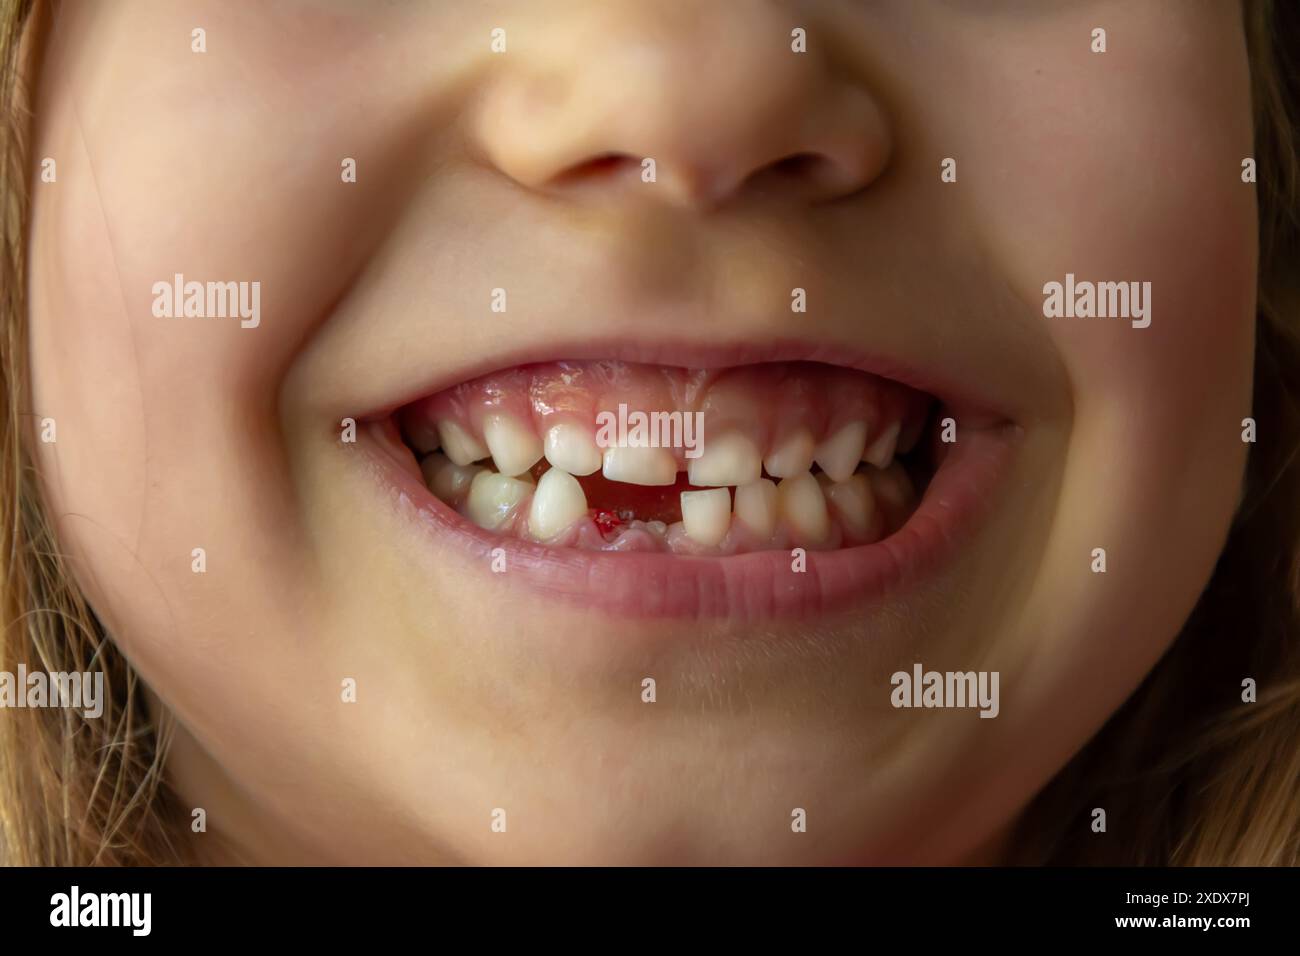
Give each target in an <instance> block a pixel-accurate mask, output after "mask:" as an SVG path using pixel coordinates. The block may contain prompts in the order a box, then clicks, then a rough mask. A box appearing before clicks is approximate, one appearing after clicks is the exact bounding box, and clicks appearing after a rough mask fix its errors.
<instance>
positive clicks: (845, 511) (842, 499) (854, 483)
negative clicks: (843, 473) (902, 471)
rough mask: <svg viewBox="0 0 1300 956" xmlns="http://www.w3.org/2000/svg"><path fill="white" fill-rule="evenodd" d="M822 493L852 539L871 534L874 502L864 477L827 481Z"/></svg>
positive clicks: (869, 486)
mask: <svg viewBox="0 0 1300 956" xmlns="http://www.w3.org/2000/svg"><path fill="white" fill-rule="evenodd" d="M822 491H823V492H824V493H825V495H826V501H827V503H828V504H829V505H830V508H831V510H832V511H833V512H835V516H836V517H837V518H839V520H840V524H841V525H842V526H843V527H844V529H845V530H846V531H848V532H850V534H851V535H852V536H853V537H855V538H863V537H866V536H867V535H868V534H869V533H870V532H871V524H872V519H874V518H875V516H876V500H875V498H874V497H872V494H871V485H870V484H869V483H868V482H867V478H866V476H865V475H854V476H853V477H852V478H850V479H849V480H848V481H828V482H826V483H825V484H823V485H822Z"/></svg>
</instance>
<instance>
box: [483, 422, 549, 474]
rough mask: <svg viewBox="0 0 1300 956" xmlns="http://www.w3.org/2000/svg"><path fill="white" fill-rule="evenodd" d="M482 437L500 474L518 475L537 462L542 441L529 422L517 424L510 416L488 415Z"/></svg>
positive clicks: (539, 458) (540, 454)
mask: <svg viewBox="0 0 1300 956" xmlns="http://www.w3.org/2000/svg"><path fill="white" fill-rule="evenodd" d="M483 437H484V439H486V441H487V446H488V450H489V451H490V452H492V461H493V462H494V463H495V464H496V466H497V472H498V473H500V474H502V475H509V476H512V477H513V476H514V475H522V474H523V473H524V472H526V471H527V470H528V469H529V468H531V467H533V465H535V464H537V462H538V461H540V460H541V457H542V440H541V439H540V438H538V437H537V433H536V432H534V431H533V428H532V424H531V423H530V422H521V421H520V420H519V419H517V418H515V416H513V415H507V414H504V413H501V412H496V413H493V414H491V415H489V416H488V417H487V418H486V419H485V420H484V422H483Z"/></svg>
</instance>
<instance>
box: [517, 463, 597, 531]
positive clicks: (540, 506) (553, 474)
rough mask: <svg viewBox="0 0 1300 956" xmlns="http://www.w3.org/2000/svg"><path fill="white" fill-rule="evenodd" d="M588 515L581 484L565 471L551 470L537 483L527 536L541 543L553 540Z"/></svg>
mask: <svg viewBox="0 0 1300 956" xmlns="http://www.w3.org/2000/svg"><path fill="white" fill-rule="evenodd" d="M586 513H587V496H586V495H585V494H584V493H583V491H582V485H580V484H578V479H577V478H574V477H573V476H572V475H570V474H569V473H568V472H566V471H561V470H560V469H559V468H549V469H547V471H546V473H545V474H543V475H542V477H541V478H540V479H538V481H537V491H535V492H534V493H533V503H532V506H531V507H530V508H529V510H528V533H529V534H530V535H532V536H533V537H534V538H536V539H537V540H538V541H547V540H549V539H551V538H554V537H555V536H556V535H557V534H559V533H560V532H562V531H563V530H564V529H565V528H567V527H569V525H571V524H573V523H574V522H575V521H577V520H578V519H579V518H581V517H583V516H584V515H585V514H586Z"/></svg>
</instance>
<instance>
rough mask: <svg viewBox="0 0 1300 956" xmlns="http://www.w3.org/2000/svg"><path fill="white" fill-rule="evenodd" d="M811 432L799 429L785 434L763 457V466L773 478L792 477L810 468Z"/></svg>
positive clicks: (811, 461) (811, 451) (811, 455)
mask: <svg viewBox="0 0 1300 956" xmlns="http://www.w3.org/2000/svg"><path fill="white" fill-rule="evenodd" d="M812 463H813V437H812V432H810V431H807V430H806V429H799V430H798V431H793V432H791V433H790V434H788V435H786V436H785V437H784V438H782V439H781V440H780V442H779V443H778V444H777V445H776V447H775V448H773V449H772V451H771V452H769V453H768V456H767V457H766V458H764V459H763V467H764V468H765V469H767V473H768V474H769V475H771V476H772V477H773V478H793V477H794V476H795V475H802V474H803V473H804V472H805V471H807V470H808V469H810V468H812Z"/></svg>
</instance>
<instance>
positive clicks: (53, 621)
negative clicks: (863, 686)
mask: <svg viewBox="0 0 1300 956" xmlns="http://www.w3.org/2000/svg"><path fill="white" fill-rule="evenodd" d="M36 7H37V5H36V3H35V2H34V0H0V86H2V88H0V103H3V107H4V111H5V112H4V119H3V123H4V132H3V141H2V142H0V202H2V203H3V217H4V218H3V229H4V236H3V247H4V248H3V260H2V261H0V343H2V344H0V348H2V350H3V351H2V354H0V533H3V535H4V542H3V546H0V627H2V628H3V629H2V630H0V671H3V670H10V671H12V670H14V669H15V668H16V666H17V664H19V663H25V664H28V665H29V666H34V667H39V668H40V669H42V670H46V671H88V670H93V669H100V670H102V671H103V672H104V676H105V689H106V692H105V696H106V702H105V708H104V713H103V715H102V717H101V718H100V719H98V720H85V719H83V718H82V717H81V715H80V713H79V712H78V711H76V710H73V709H71V708H24V709H5V710H0V862H4V863H7V864H11V865H46V866H59V865H86V864H158V863H171V862H184V861H187V860H189V859H190V858H189V857H188V855H187V854H186V852H185V850H184V847H185V846H186V842H187V841H186V840H185V830H184V828H185V826H186V823H187V820H186V818H185V817H184V816H183V813H182V812H181V811H180V810H179V808H178V807H177V805H176V801H175V799H174V797H173V796H172V795H171V794H170V792H169V791H168V789H167V787H166V785H165V784H164V783H163V778H162V772H161V771H162V766H163V760H164V756H165V753H166V743H167V738H168V735H169V734H168V727H167V724H166V723H165V722H159V721H155V720H153V719H151V717H150V715H149V713H148V711H147V708H146V706H145V701H144V695H143V693H142V690H141V687H140V684H139V681H138V679H137V677H136V675H135V673H134V671H133V670H132V669H131V667H130V666H129V664H128V663H127V662H126V661H125V659H124V658H123V657H122V656H121V654H120V653H119V652H118V651H117V649H116V648H115V647H114V645H113V643H112V642H111V641H110V640H109V639H108V638H107V635H106V634H105V633H104V629H103V628H102V626H101V625H100V624H99V622H98V621H97V620H96V618H95V615H94V613H93V612H92V611H91V610H90V608H89V607H88V606H87V604H86V601H85V599H84V597H83V596H82V594H81V592H80V590H79V589H78V587H77V586H76V584H75V581H74V579H73V577H72V575H71V573H70V570H69V568H68V564H67V561H66V560H65V559H64V557H63V556H62V555H61V554H60V553H59V550H58V543H57V539H56V536H55V534H54V532H53V529H52V528H51V526H50V524H49V520H48V518H47V516H46V513H45V510H44V508H43V506H42V504H41V496H40V491H39V487H38V481H37V475H36V472H35V467H34V463H33V457H32V454H31V450H30V443H31V442H32V441H33V440H34V434H35V423H34V422H33V421H32V416H31V413H30V411H29V409H30V394H29V391H28V380H27V325H26V319H27V314H26V298H25V294H26V290H25V278H26V276H25V268H26V233H27V198H28V197H27V183H28V176H29V173H30V170H29V167H28V156H27V154H26V149H25V146H26V138H27V133H28V128H29V125H30V114H29V112H28V102H29V98H28V95H27V91H26V90H24V89H23V88H22V86H21V80H22V77H23V76H24V75H27V76H35V75H37V73H38V69H37V67H38V66H39V64H38V62H37V58H38V57H39V55H40V49H39V47H40V42H39V35H40V34H41V33H43V28H42V26H41V25H40V20H41V16H42V11H41V10H40V9H36ZM1244 12H1245V25H1246V37H1247V44H1248V47H1249V51H1250V59H1251V72H1252V83H1253V98H1254V110H1255V124H1256V159H1257V161H1258V168H1259V183H1258V186H1257V189H1258V196H1259V203H1260V243H1261V249H1260V273H1259V313H1258V320H1257V328H1258V336H1257V342H1258V347H1257V357H1256V381H1255V402H1254V415H1255V417H1256V418H1257V419H1258V421H1259V425H1260V434H1261V436H1262V437H1261V441H1260V442H1259V443H1258V444H1257V445H1255V446H1252V449H1251V455H1250V464H1249V466H1248V473H1247V480H1246V488H1245V494H1244V496H1243V502H1242V506H1241V508H1240V510H1239V513H1238V516H1237V520H1236V523H1235V526H1234V529H1233V531H1232V534H1231V536H1230V538H1229V541H1228V544H1227V546H1226V548H1225V550H1224V553H1223V555H1222V557H1221V559H1220V562H1219V566H1218V568H1217V570H1216V572H1215V575H1214V577H1213V579H1212V580H1211V582H1210V584H1209V586H1208V587H1207V589H1206V591H1205V594H1204V595H1203V597H1202V600H1201V602H1200V603H1199V605H1198V606H1197V609H1196V611H1195V612H1194V614H1193V616H1192V618H1191V620H1190V621H1189V622H1188V624H1187V626H1186V628H1185V629H1184V631H1183V633H1182V634H1181V635H1180V636H1179V638H1178V640H1177V641H1176V642H1175V644H1174V646H1173V648H1172V649H1171V651H1170V652H1169V653H1168V654H1167V655H1166V656H1165V657H1164V659H1163V660H1162V661H1161V662H1160V664H1159V665H1157V667H1156V668H1155V669H1154V670H1153V671H1152V673H1151V674H1150V675H1149V676H1148V678H1147V679H1146V681H1145V682H1144V684H1143V686H1142V687H1141V689H1140V690H1139V691H1138V692H1137V693H1135V694H1134V696H1133V698H1132V699H1131V700H1130V701H1129V702H1128V704H1126V705H1125V707H1123V708H1122V709H1121V710H1120V711H1119V712H1118V713H1116V714H1115V715H1114V716H1113V717H1112V718H1111V720H1110V721H1109V723H1108V724H1107V726H1106V727H1105V728H1104V729H1103V731H1102V732H1101V733H1100V734H1098V735H1097V736H1096V737H1095V738H1094V739H1093V740H1092V741H1091V742H1090V743H1089V744H1088V746H1087V747H1085V748H1084V750H1083V751H1082V752H1081V753H1080V754H1079V755H1078V756H1077V757H1076V758H1075V759H1074V760H1073V761H1072V762H1071V763H1070V764H1069V765H1068V766H1067V767H1066V768H1065V769H1063V770H1062V771H1061V772H1060V773H1059V774H1058V775H1057V776H1056V777H1055V778H1054V779H1053V781H1052V782H1051V783H1050V784H1049V785H1048V786H1047V787H1046V788H1045V789H1044V791H1043V792H1042V793H1041V794H1039V795H1038V797H1037V798H1036V799H1035V800H1034V802H1033V803H1032V804H1031V806H1030V808H1029V811H1028V812H1027V813H1026V814H1025V815H1024V816H1023V818H1022V820H1021V821H1020V824H1019V826H1018V833H1017V836H1016V838H1015V839H1014V840H1013V841H1012V842H1013V845H1014V847H1015V850H1014V851H1013V852H1014V860H1015V861H1016V862H1025V863H1042V862H1050V863H1058V864H1061V863H1066V864H1068V863H1084V862H1103V863H1139V864H1146V863H1152V864H1160V863H1173V864H1193V865H1195V864H1264V865H1296V864H1297V863H1300V466H1298V463H1297V460H1296V456H1297V451H1298V450H1300V407H1298V406H1297V396H1300V270H1297V269H1296V268H1295V263H1296V262H1297V261H1300V161H1298V160H1297V153H1298V150H1297V146H1298V143H1297V137H1298V133H1297V131H1298V130H1300V117H1298V116H1297V113H1296V104H1297V102H1300V79H1298V73H1297V70H1298V69H1300V54H1298V53H1297V46H1296V42H1297V39H1300V10H1297V9H1295V8H1293V7H1292V6H1291V5H1288V4H1282V3H1274V2H1273V0H1247V2H1246V5H1245V8H1244ZM1243 634H1244V635H1248V638H1247V639H1246V640H1242V639H1241V637H1240V635H1243ZM1238 675H1240V677H1241V678H1244V677H1253V678H1255V679H1256V681H1257V682H1258V685H1259V699H1258V702H1257V703H1253V704H1243V703H1242V702H1241V700H1240V696H1239V686H1238V684H1237V680H1238V679H1239V678H1238ZM1093 807H1103V808H1106V809H1107V812H1108V816H1109V821H1110V835H1109V837H1108V838H1105V839H1098V838H1097V835H1096V834H1093V833H1091V831H1090V830H1089V827H1088V826H1087V821H1088V818H1089V814H1090V812H1091V809H1092V808H1093Z"/></svg>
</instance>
